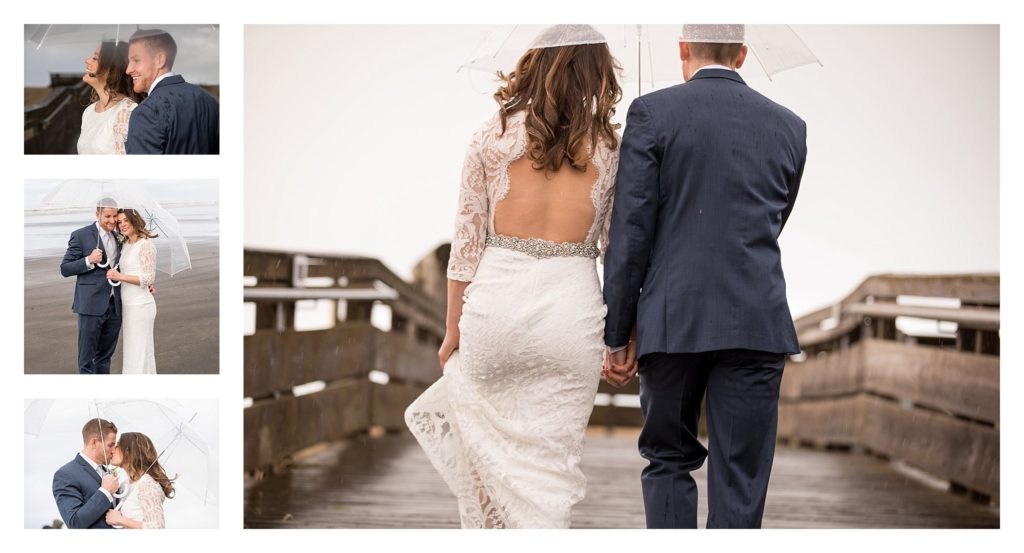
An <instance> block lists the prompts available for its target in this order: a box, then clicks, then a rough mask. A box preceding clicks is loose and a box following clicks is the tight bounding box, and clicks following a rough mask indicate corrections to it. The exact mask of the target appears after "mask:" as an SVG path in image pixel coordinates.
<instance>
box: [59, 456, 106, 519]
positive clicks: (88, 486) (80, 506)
mask: <svg viewBox="0 0 1024 553" xmlns="http://www.w3.org/2000/svg"><path fill="white" fill-rule="evenodd" d="M53 499H54V500H55V501H56V502H57V510H58V511H60V518H61V519H63V520H64V525H65V526H67V527H68V528H111V526H109V525H108V524H107V521H106V514H107V510H108V509H111V508H113V505H111V503H110V500H109V499H107V496H105V495H103V492H101V491H100V475H99V474H97V473H96V471H95V470H93V468H92V467H91V466H90V465H89V463H88V462H86V460H85V459H83V458H82V456H81V455H76V456H75V458H74V459H73V460H72V461H71V462H69V463H68V464H66V465H64V466H63V467H61V468H60V469H59V470H58V471H57V472H55V473H54V474H53Z"/></svg>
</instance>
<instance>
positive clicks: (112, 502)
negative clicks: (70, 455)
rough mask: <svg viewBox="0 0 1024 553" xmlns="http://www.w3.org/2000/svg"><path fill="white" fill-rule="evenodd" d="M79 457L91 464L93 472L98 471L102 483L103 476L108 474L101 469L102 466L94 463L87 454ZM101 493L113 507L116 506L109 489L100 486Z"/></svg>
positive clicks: (80, 454) (81, 454)
mask: <svg viewBox="0 0 1024 553" xmlns="http://www.w3.org/2000/svg"><path fill="white" fill-rule="evenodd" d="M78 456H79V457H81V458H82V459H85V462H86V463H89V466H90V467H92V470H94V471H96V474H98V475H100V481H102V480H103V476H104V475H105V474H107V473H106V471H105V470H103V469H100V464H99V463H94V462H93V460H92V459H90V458H89V456H88V455H86V454H85V453H79V454H78ZM100 491H101V492H103V495H105V496H107V500H108V501H110V504H111V505H113V504H114V496H113V495H111V493H110V492H108V491H107V489H106V488H104V487H103V486H100Z"/></svg>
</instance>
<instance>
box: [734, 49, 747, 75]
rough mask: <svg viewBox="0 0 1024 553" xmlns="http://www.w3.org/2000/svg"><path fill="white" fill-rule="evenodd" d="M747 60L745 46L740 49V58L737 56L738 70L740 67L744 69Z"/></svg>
mask: <svg viewBox="0 0 1024 553" xmlns="http://www.w3.org/2000/svg"><path fill="white" fill-rule="evenodd" d="M746 60H747V45H746V44H744V45H743V46H742V47H741V48H740V54H739V56H736V64H735V65H736V69H739V68H740V67H743V62H744V61H746Z"/></svg>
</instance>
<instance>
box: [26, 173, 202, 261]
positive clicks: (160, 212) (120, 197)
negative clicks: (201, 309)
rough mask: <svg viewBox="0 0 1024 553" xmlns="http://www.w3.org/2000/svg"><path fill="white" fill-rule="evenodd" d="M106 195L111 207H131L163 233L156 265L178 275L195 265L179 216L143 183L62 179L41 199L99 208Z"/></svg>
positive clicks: (59, 204)
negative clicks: (151, 193) (152, 194)
mask: <svg viewBox="0 0 1024 553" xmlns="http://www.w3.org/2000/svg"><path fill="white" fill-rule="evenodd" d="M105 199H110V200H113V203H114V205H112V206H109V207H118V208H130V209H134V210H136V211H138V212H139V214H140V215H142V217H143V219H145V221H146V228H147V229H149V230H150V231H152V232H155V233H156V234H158V235H159V236H158V237H157V238H154V239H153V244H154V245H155V246H156V252H157V253H156V268H157V269H158V270H160V271H161V272H164V273H167V274H169V275H172V276H173V275H174V274H176V273H179V272H181V271H184V270H186V269H191V268H192V260H191V258H190V257H189V253H188V244H187V243H186V242H185V238H184V236H183V235H182V232H181V225H180V224H179V223H178V220H177V218H175V217H174V216H173V215H171V214H170V212H168V211H167V209H165V208H164V207H163V206H162V205H160V203H159V202H158V201H156V200H155V199H154V198H153V197H152V196H151V195H150V194H149V193H148V192H147V191H146V189H145V187H143V186H142V185H141V184H138V183H135V182H131V181H94V180H68V181H62V182H61V183H60V184H59V185H57V187H56V188H54V189H53V190H51V191H50V192H49V193H48V194H47V195H46V196H44V197H43V199H42V200H41V201H40V205H41V206H43V207H48V208H60V209H74V210H90V211H91V210H95V209H96V206H97V205H99V203H100V202H101V201H103V200H105Z"/></svg>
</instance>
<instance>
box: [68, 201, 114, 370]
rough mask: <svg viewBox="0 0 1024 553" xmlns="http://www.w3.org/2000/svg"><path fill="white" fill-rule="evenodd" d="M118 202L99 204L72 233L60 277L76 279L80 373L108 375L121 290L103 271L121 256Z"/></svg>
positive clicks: (73, 309)
mask: <svg viewBox="0 0 1024 553" xmlns="http://www.w3.org/2000/svg"><path fill="white" fill-rule="evenodd" d="M116 225H117V203H116V202H115V201H114V200H112V199H110V198H104V199H102V200H100V201H99V202H98V204H97V206H96V222H95V223H94V224H91V225H87V226H84V227H82V228H80V229H78V230H76V231H74V232H72V233H71V237H70V238H69V239H68V248H67V250H66V251H65V252H64V258H63V260H62V261H61V264H60V274H61V275H62V276H64V277H70V276H74V277H75V299H74V302H73V303H72V304H71V310H72V311H74V312H75V313H77V314H78V372H79V374H110V358H111V357H113V355H114V349H115V348H116V347H117V335H118V333H119V332H120V330H121V287H119V286H111V285H110V282H109V281H108V280H107V270H108V269H109V268H113V267H114V266H115V265H117V263H118V261H119V259H120V257H121V247H120V244H119V243H118V239H117V235H116V234H115V233H114V227H115V226H116Z"/></svg>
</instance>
